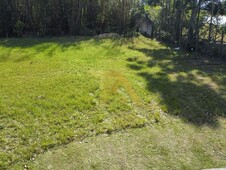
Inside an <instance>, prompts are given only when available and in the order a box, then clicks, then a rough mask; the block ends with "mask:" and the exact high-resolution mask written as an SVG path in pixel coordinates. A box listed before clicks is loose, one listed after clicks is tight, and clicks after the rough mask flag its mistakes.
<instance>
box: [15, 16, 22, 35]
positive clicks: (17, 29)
mask: <svg viewBox="0 0 226 170" xmlns="http://www.w3.org/2000/svg"><path fill="white" fill-rule="evenodd" d="M23 30H24V23H23V22H22V21H20V20H18V21H17V22H16V23H15V24H14V33H16V34H17V36H19V37H21V36H22V35H23Z"/></svg>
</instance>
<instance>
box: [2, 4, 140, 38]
mask: <svg viewBox="0 0 226 170" xmlns="http://www.w3.org/2000/svg"><path fill="white" fill-rule="evenodd" d="M139 7H140V3H139V0H107V1H106V0H47V1H46V0H0V10H1V14H0V15H1V16H0V34H1V35H2V36H6V34H8V35H18V36H21V35H22V34H31V33H32V34H38V35H62V34H69V35H76V34H81V35H93V34H99V33H103V32H118V33H120V34H123V33H126V32H129V31H130V28H132V27H133V23H132V20H133V16H134V15H135V13H136V12H137V11H140V9H139Z"/></svg>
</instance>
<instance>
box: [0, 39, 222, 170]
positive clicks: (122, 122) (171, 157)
mask: <svg viewBox="0 0 226 170" xmlns="http://www.w3.org/2000/svg"><path fill="white" fill-rule="evenodd" d="M225 119H226V66H225V65H224V64H219V63H216V62H210V61H208V60H204V59H202V58H200V57H199V56H195V55H189V54H184V53H180V52H177V51H174V50H172V49H170V48H168V47H166V46H164V45H162V44H160V43H158V42H156V41H153V40H150V39H146V38H144V37H139V38H134V39H116V40H110V39H104V40H97V39H90V38H86V37H78V38H76V39H75V38H48V39H47V38H42V39H8V40H0V169H8V168H13V169H22V168H25V169H26V167H25V165H26V166H28V165H29V164H30V163H29V161H32V160H37V162H36V164H35V165H29V166H31V167H33V168H37V169H41V168H43V166H44V169H46V167H47V166H48V164H49V161H45V160H48V159H47V158H49V160H50V159H51V160H55V163H53V164H54V165H51V167H50V168H53V169H56V167H58V168H59V169H62V168H64V169H66V166H67V165H66V164H64V161H65V162H66V163H67V161H68V165H69V164H70V165H71V163H72V162H73V163H74V164H72V165H73V166H72V167H75V168H77V169H79V168H85V169H87V168H90V169H91V168H97V169H98V168H99V169H101V168H109V167H111V168H115V169H120V168H123V169H126V168H131V167H132V165H133V164H134V163H135V162H134V161H137V163H136V165H137V166H136V167H137V168H139V167H141V168H142V169H145V168H151V167H152V168H155V167H156V168H157V169H158V168H159V169H162V168H170V169H172V168H174V169H175V168H176V169H177V168H178V169H181V168H183V169H186V168H187V169H199V168H209V167H222V166H225V167H226V142H225V141H226V120H225ZM137 127H145V128H141V129H137V130H131V131H129V132H128V133H129V134H130V135H129V136H131V138H130V137H128V136H125V135H124V134H125V133H119V134H118V135H117V133H115V132H116V131H121V130H125V129H128V128H137ZM113 132H114V133H115V134H114V135H113V136H112V137H111V136H110V137H108V136H107V137H106V138H105V137H103V139H102V137H101V136H100V138H98V136H97V137H95V139H90V138H87V137H90V136H91V137H94V136H96V135H98V134H104V133H105V134H111V133H113ZM86 139H87V140H91V141H92V142H89V141H88V143H85V144H84V145H82V146H81V147H80V146H79V145H78V144H79V143H78V144H76V145H75V146H71V145H70V146H69V148H70V147H74V148H75V149H74V150H73V149H69V150H64V151H63V152H65V155H68V157H70V158H74V157H76V159H65V160H64V159H62V155H60V154H59V153H58V152H60V151H57V154H58V155H56V157H54V158H53V157H52V156H53V155H51V154H50V155H47V156H46V155H45V154H44V152H46V151H47V150H52V148H54V149H57V148H59V147H60V148H61V149H62V148H64V146H65V144H68V143H70V142H72V141H84V140H86ZM113 139H114V140H113ZM112 140H113V143H111V142H109V141H112ZM120 140H123V141H125V142H124V144H123V145H121V142H120ZM132 143H134V145H133V144H132ZM121 146H127V147H121ZM76 148H81V152H79V151H75V150H77V149H76ZM87 148H91V150H89V151H86V149H87ZM92 148H99V150H98V151H99V152H98V151H97V150H95V149H92ZM106 148H114V150H111V149H110V150H109V151H108V152H109V153H110V154H113V156H109V157H107V156H106V155H105V154H104V153H105V152H104V151H105V150H106ZM120 148H121V150H122V151H121V152H120V151H118V150H117V149H119V150H120ZM123 148H124V149H123ZM82 150H83V151H82ZM101 150H103V152H101ZM90 152H91V153H90ZM60 153H61V152H60ZM79 153H80V154H79ZM82 153H84V154H82ZM43 154H44V155H43ZM120 154H121V155H122V154H123V155H125V158H128V160H126V161H123V162H118V160H119V159H120V160H121V158H122V156H120ZM39 155H40V156H39ZM88 155H92V157H93V159H94V161H95V162H94V163H93V162H92V161H91V162H90V161H89V159H88ZM132 155H133V156H132ZM85 158H87V161H86V160H85V161H84V159H85ZM107 158H109V159H107ZM136 158H138V159H136ZM104 159H105V160H104ZM117 159H118V160H117ZM66 160H67V161H66ZM105 162H108V164H106V163H105ZM109 162H112V164H110V165H109ZM55 164H57V165H56V166H55ZM45 165H46V166H45ZM113 165H115V166H113ZM139 165H140V166H139ZM40 166H42V167H40ZM54 166H55V168H54ZM60 166H61V167H60ZM68 169H71V168H70V167H69V168H68Z"/></svg>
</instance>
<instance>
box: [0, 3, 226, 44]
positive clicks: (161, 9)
mask: <svg viewBox="0 0 226 170" xmlns="http://www.w3.org/2000/svg"><path fill="white" fill-rule="evenodd" d="M0 11H1V13H0V36H1V37H8V36H19V37H20V36H30V35H33V36H34V35H35V36H45V35H96V34H101V33H107V32H116V33H119V34H123V35H131V34H133V33H134V32H135V31H136V30H137V23H136V21H137V18H139V19H142V18H144V17H145V16H148V17H149V18H150V19H151V20H152V21H153V23H154V28H155V29H154V36H155V37H158V38H161V39H166V40H170V41H173V42H177V43H179V44H181V41H182V40H183V41H184V39H186V40H187V41H188V42H189V43H188V44H192V45H191V46H194V44H196V45H195V46H196V48H197V46H198V44H199V43H198V42H199V41H200V37H201V38H202V39H206V40H208V41H209V42H211V41H222V42H223V41H224V32H225V31H224V30H225V27H224V26H222V25H220V24H219V21H220V16H223V15H224V14H225V13H226V1H225V0H223V1H222V0H0ZM188 46H189V45H188ZM194 48H195V47H194Z"/></svg>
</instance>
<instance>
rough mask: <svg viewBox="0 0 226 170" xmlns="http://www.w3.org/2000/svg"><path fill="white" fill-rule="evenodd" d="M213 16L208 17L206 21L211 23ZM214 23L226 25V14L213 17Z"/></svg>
mask: <svg viewBox="0 0 226 170" xmlns="http://www.w3.org/2000/svg"><path fill="white" fill-rule="evenodd" d="M210 21H211V17H206V22H207V23H210ZM212 23H213V24H214V25H219V26H223V25H225V26H226V16H218V17H213V22H212Z"/></svg>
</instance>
